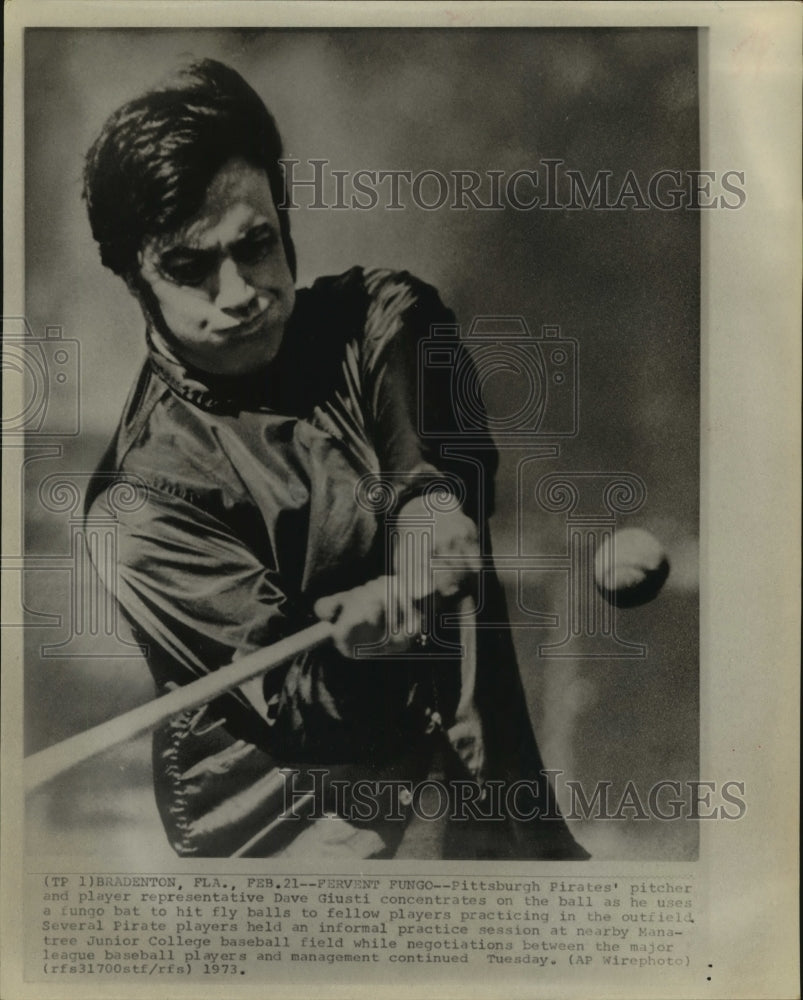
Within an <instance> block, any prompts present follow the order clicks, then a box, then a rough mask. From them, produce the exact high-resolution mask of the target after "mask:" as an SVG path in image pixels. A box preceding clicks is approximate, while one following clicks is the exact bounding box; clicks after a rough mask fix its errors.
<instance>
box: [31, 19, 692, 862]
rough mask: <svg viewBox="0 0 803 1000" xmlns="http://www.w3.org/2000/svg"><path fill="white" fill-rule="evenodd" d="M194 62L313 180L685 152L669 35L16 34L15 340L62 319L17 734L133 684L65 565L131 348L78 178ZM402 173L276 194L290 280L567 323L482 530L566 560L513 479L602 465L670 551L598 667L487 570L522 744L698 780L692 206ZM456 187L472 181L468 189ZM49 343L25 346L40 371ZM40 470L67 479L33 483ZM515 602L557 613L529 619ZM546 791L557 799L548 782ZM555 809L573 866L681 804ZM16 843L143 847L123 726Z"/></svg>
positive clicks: (618, 847)
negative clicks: (432, 292)
mask: <svg viewBox="0 0 803 1000" xmlns="http://www.w3.org/2000/svg"><path fill="white" fill-rule="evenodd" d="M191 56H192V57H202V56H210V57H213V58H218V59H221V60H223V61H224V62H228V63H230V64H231V65H232V66H234V67H235V68H236V69H237V70H239V71H240V72H241V73H242V74H243V75H244V76H245V78H246V79H247V80H248V81H249V82H250V83H251V84H252V85H253V86H254V87H255V89H256V90H257V91H258V92H259V93H260V94H261V95H262V96H263V97H264V98H265V101H266V103H267V104H268V107H269V108H270V109H271V110H272V112H273V113H274V115H275V117H276V119H277V121H278V124H279V127H280V130H281V132H282V135H283V138H284V145H285V155H286V156H287V157H292V158H294V159H298V160H299V161H301V162H300V164H299V166H298V167H296V172H297V176H299V177H304V178H306V177H310V176H311V175H312V168H311V167H309V166H308V165H307V161H308V160H311V159H315V158H319V159H325V160H327V161H329V163H328V167H327V169H328V170H346V171H356V170H361V169H364V170H411V171H412V172H413V173H416V172H418V171H422V170H438V171H442V172H444V173H448V171H450V170H474V171H477V172H479V173H480V174H482V175H483V176H485V174H486V172H487V171H504V172H505V173H506V174H511V173H513V172H514V171H517V170H527V169H529V170H539V172H540V173H541V175H543V170H544V168H543V165H542V162H541V161H543V160H545V159H550V158H553V159H560V160H562V161H564V168H568V169H573V170H578V171H580V172H581V173H582V175H583V176H584V178H585V179H586V182H587V183H590V182H591V180H592V179H593V178H594V176H595V174H596V173H597V172H598V171H603V170H604V171H610V172H611V173H612V175H613V181H612V190H613V191H614V192H616V191H618V188H619V185H621V183H622V181H623V179H624V177H625V175H626V173H627V172H628V171H633V173H634V175H635V176H636V178H637V179H638V181H639V182H640V183H641V186H642V190H646V187H647V183H648V181H649V178H650V177H651V176H652V175H654V174H655V173H656V172H658V171H660V170H677V171H688V170H695V169H698V168H699V117H698V85H697V38H696V32H695V31H694V30H692V29H689V30H681V29H654V30H653V29H638V30H633V29H628V30H620V29H616V30H610V29H604V30H603V29H599V30H597V29H583V30H570V29H555V30H542V29H527V30H524V29H516V30H501V29H487V30H486V29H483V30H421V31H419V30H409V29H398V30H396V29H394V30H374V29H370V30H368V29H359V30H336V31H333V30H326V31H318V30H265V31H256V30H249V31H239V30H229V31H226V30H214V31H211V30H210V31H207V30H196V31H186V30H182V31H171V30H130V29H126V30H105V29H104V30H91V29H80V30H76V29H57V30H55V29H28V31H27V33H26V66H25V86H26V90H25V128H26V176H25V178H24V182H25V204H26V231H25V260H26V315H27V319H28V321H29V323H30V326H31V329H32V331H33V333H34V335H35V336H36V337H43V336H44V331H45V330H46V328H47V327H48V326H51V327H52V326H56V327H60V328H61V329H62V339H63V340H64V341H65V344H64V349H65V350H66V351H67V354H68V355H69V358H68V360H67V362H66V364H67V367H68V368H69V371H70V376H69V379H68V380H67V382H66V383H64V384H60V385H59V386H57V385H56V384H55V383H54V384H53V391H52V392H51V393H50V396H49V400H48V403H47V420H46V421H45V423H43V424H42V425H41V427H40V428H39V432H38V433H37V434H31V435H30V436H29V438H28V444H27V450H26V462H25V465H24V472H23V484H22V485H23V490H24V495H23V509H24V511H25V524H24V544H25V551H26V554H27V556H28V557H29V560H30V561H29V569H28V570H27V571H26V573H25V581H24V582H25V589H24V603H25V611H26V614H27V622H28V628H27V629H26V659H25V685H26V695H25V740H26V752H28V753H32V752H34V751H36V750H39V749H41V748H43V747H45V746H47V745H50V744H52V743H55V742H57V741H59V740H62V739H64V738H66V737H67V736H69V735H72V734H73V733H76V732H80V731H82V730H84V729H86V728H88V727H89V726H91V725H94V724H97V723H99V722H102V721H104V720H105V719H107V718H110V717H112V716H114V715H117V714H119V713H121V712H123V711H125V710H127V709H129V708H131V707H133V706H135V705H137V704H141V703H143V702H145V701H148V700H149V699H150V698H151V697H152V695H153V690H152V686H151V682H150V677H149V674H148V672H147V668H146V667H145V665H144V662H143V661H142V660H141V658H139V656H138V655H137V651H136V649H134V648H133V647H131V646H128V645H126V642H128V641H130V640H129V639H128V637H127V636H126V634H125V632H124V630H123V628H122V626H120V627H119V631H117V632H115V628H116V626H115V627H113V628H111V630H110V631H111V634H103V633H104V628H102V627H101V628H98V627H96V626H97V622H95V623H94V624H93V622H91V621H88V618H91V616H92V615H91V614H90V611H88V610H87V608H92V607H97V608H100V611H99V612H98V613H99V614H100V615H101V616H103V615H106V617H105V618H104V621H106V622H107V623H108V622H109V621H111V620H112V617H113V612H112V611H111V610H109V609H108V608H106V609H105V610H104V607H105V606H104V603H103V600H102V599H99V598H98V597H97V595H94V596H92V595H91V594H89V588H90V586H91V585H90V583H88V582H87V581H84V580H82V579H81V578H80V577H81V573H82V570H81V569H80V568H77V567H79V565H83V564H82V563H81V558H80V555H79V554H78V552H79V550H80V545H81V544H82V540H81V537H80V518H79V514H80V492H81V490H82V489H83V487H84V486H85V484H86V477H87V475H88V474H89V473H91V471H92V469H93V468H94V466H95V464H96V462H97V461H98V459H99V457H100V455H101V453H102V451H103V449H104V448H105V446H106V444H107V442H108V440H109V439H110V437H111V435H112V433H113V430H114V427H115V425H116V422H117V419H118V417H119V413H120V409H121V407H122V404H123V401H124V398H125V396H126V394H127V392H128V389H129V387H130V384H131V382H132V380H133V378H134V375H135V373H136V371H137V369H138V366H139V364H140V362H141V359H142V357H143V355H144V348H143V336H142V325H143V324H142V320H141V317H140V315H139V312H138V309H137V307H136V305H135V303H134V301H133V300H132V299H130V298H129V297H128V295H127V293H126V291H125V288H124V286H123V284H122V283H121V282H120V281H119V279H117V278H115V277H114V276H113V275H112V274H111V273H110V272H107V271H104V270H103V268H102V267H101V265H100V262H99V259H98V255H97V251H96V248H95V245H94V243H93V241H92V238H91V234H90V232H89V226H88V224H87V221H86V217H85V211H84V206H83V204H82V202H81V173H82V165H83V156H84V154H85V152H86V150H87V149H88V147H89V145H90V144H91V142H92V141H93V139H94V138H95V136H96V134H97V132H98V131H99V129H100V127H101V125H102V124H103V122H104V120H105V119H106V117H107V116H108V115H109V114H110V113H111V112H112V111H113V110H114V109H116V108H117V107H118V106H119V105H120V104H122V103H123V102H125V101H126V100H128V99H130V98H132V97H134V96H137V95H138V94H140V93H141V92H142V91H143V90H145V89H147V87H148V86H149V85H151V84H152V83H153V82H154V81H155V80H156V79H158V78H159V77H160V76H162V75H164V74H165V73H166V72H167V71H168V70H169V69H170V68H171V67H172V66H173V65H175V64H176V63H177V62H179V61H182V60H183V59H185V58H188V57H191ZM380 190H381V191H384V190H386V189H385V188H381V189H380ZM432 190H433V189H430V188H425V189H424V191H425V197H427V198H430V199H431V198H433V194H432ZM520 190H521V195H522V197H527V196H528V195H529V193H530V191H531V189H530V188H529V187H528V186H526V185H524V184H523V185H522V187H521V189H520ZM407 191H409V188H405V187H404V186H403V187H402V192H403V197H402V201H403V203H404V205H405V207H404V209H402V210H396V211H393V210H387V209H386V208H384V207H382V206H383V205H384V204H385V201H386V199H385V198H384V196H383V197H381V198H380V204H379V206H377V207H376V208H374V209H372V210H367V211H345V210H335V209H331V210H312V209H309V208H308V207H306V206H307V205H308V204H309V201H310V197H309V195H308V194H307V193H306V192H305V191H304V190H301V191H300V192H299V194H298V195H297V197H296V200H297V201H298V203H299V205H300V206H301V207H300V208H299V209H298V210H295V211H293V212H292V221H291V224H292V232H293V237H294V240H295V244H296V249H297V253H298V260H299V284H300V285H305V284H308V283H309V282H310V281H312V280H314V278H315V277H316V276H318V275H320V274H332V273H338V272H340V271H343V270H345V269H346V268H348V267H351V266H352V265H354V264H363V265H376V266H382V267H390V268H405V269H408V270H410V271H412V272H413V273H415V274H416V275H418V276H419V277H421V278H423V279H424V280H426V281H428V282H430V283H432V284H434V285H435V286H437V288H438V289H439V290H440V292H441V296H442V298H443V299H444V301H445V302H447V303H448V304H449V305H450V306H452V308H453V309H455V311H456V313H457V316H458V319H459V320H460V322H461V323H462V324H464V327H466V328H467V326H468V325H469V324H470V323H471V321H472V319H473V318H474V317H476V316H488V315H496V316H499V315H503V316H522V317H524V319H525V320H526V322H527V324H528V325H529V327H530V329H531V330H532V331H538V330H539V329H540V327H541V326H542V325H543V324H549V325H553V326H559V327H560V330H561V335H562V336H563V337H566V338H571V339H573V340H574V341H576V343H577V355H578V365H579V384H578V391H577V401H578V408H579V433H577V434H576V435H575V436H573V437H570V438H567V439H565V440H563V441H562V442H561V443H560V447H559V449H558V451H557V453H556V454H553V455H552V456H551V457H541V458H537V459H535V460H532V461H528V459H533V458H534V452H533V451H532V449H530V450H528V448H527V447H526V446H525V447H510V448H504V449H503V450H502V456H501V467H500V473H499V477H498V488H497V511H496V514H495V516H494V519H493V522H492V531H493V539H494V550H495V552H496V553H497V554H501V555H505V554H510V555H513V554H525V555H526V554H529V555H533V554H548V553H553V554H559V553H562V552H565V550H566V516H565V514H563V513H551V514H550V513H545V512H543V511H542V510H540V509H539V507H538V505H537V503H536V501H535V497H534V491H535V484H536V482H537V481H538V479H540V477H541V476H543V475H546V474H549V473H565V472H600V473H621V472H628V473H632V474H634V475H636V476H638V477H640V479H641V480H643V482H644V483H645V484H646V488H647V492H646V499H645V501H644V503H643V505H642V506H641V507H640V509H639V510H637V511H636V512H634V513H633V514H631V515H621V516H620V517H619V519H618V521H617V526H618V527H643V528H647V529H648V530H650V531H652V532H653V533H654V534H655V535H657V536H658V537H659V538H660V539H661V541H662V543H663V544H664V546H665V547H666V549H667V551H668V554H669V559H670V563H671V565H672V571H671V573H670V576H669V579H668V582H667V584H666V586H665V588H664V590H663V592H662V593H661V595H660V596H659V597H658V599H657V600H655V601H654V602H652V603H650V604H647V605H644V606H642V607H640V608H633V609H627V610H625V609H623V610H619V611H618V612H617V613H616V629H617V634H618V636H619V637H620V639H622V640H623V641H627V642H632V643H636V644H640V645H641V646H643V647H644V652H645V655H644V656H642V657H638V658H630V657H625V656H614V657H612V658H602V659H599V658H590V657H588V656H578V657H564V658H559V659H556V658H553V657H549V656H544V655H542V653H541V652H539V646H542V645H544V644H548V643H555V642H559V641H560V639H561V638H562V637H563V635H564V634H565V630H566V613H567V581H566V576H565V574H562V573H547V574H544V573H536V572H534V571H531V572H526V573H522V574H521V576H520V578H519V579H517V578H516V577H515V575H514V574H512V573H508V574H503V580H504V582H505V585H506V587H507V588H508V597H509V601H510V604H511V607H512V608H513V609H514V613H513V620H514V623H515V624H516V628H515V633H514V634H515V639H516V644H517V649H518V653H519V661H520V668H521V672H522V677H523V680H524V684H525V688H526V692H527V697H528V703H529V706H530V709H531V714H532V718H533V722H534V725H535V727H536V733H537V736H538V739H539V743H540V746H541V750H542V753H543V756H544V758H545V762H546V764H547V766H548V767H550V768H555V769H557V770H561V771H563V772H564V780H565V779H566V778H569V779H573V780H577V781H580V782H582V783H583V786H584V787H585V788H586V789H588V790H591V789H592V788H593V785H594V783H595V782H597V781H610V782H611V783H612V793H611V801H612V802H613V803H614V804H615V803H617V802H618V800H619V797H620V795H621V793H622V791H623V789H624V787H625V785H626V783H627V782H628V781H632V782H634V783H635V785H636V787H637V788H638V789H639V790H640V791H641V792H643V794H644V797H645V798H646V793H647V792H648V790H649V788H650V787H651V786H652V785H653V784H655V782H657V781H659V780H674V781H679V782H684V781H687V780H692V779H695V778H697V777H698V723H699V718H698V593H697V532H698V492H699V467H698V441H699V403H698V400H699V392H700V385H699V280H700V279H699V275H700V250H699V215H698V213H696V212H692V211H659V210H657V209H655V208H646V209H637V208H632V207H631V208H627V209H625V210H621V211H590V210H580V211H577V210H574V211H572V210H532V211H518V210H516V209H514V208H513V207H512V206H510V205H507V206H506V207H505V208H504V209H503V210H495V211H478V210H475V209H469V210H464V211H459V210H453V209H450V208H449V207H448V204H447V205H446V206H444V207H443V208H440V209H437V210H431V211H427V210H425V209H423V208H421V207H418V206H416V205H415V203H414V202H413V200H412V198H410V197H409V194H408V195H406V196H405V192H407ZM540 193H542V194H543V191H541V192H540ZM479 196H480V198H481V199H482V200H483V201H487V200H488V195H487V189H485V188H484V189H483V190H482V191H480V192H479ZM328 198H329V200H330V201H334V190H333V188H330V190H329V195H328ZM626 204H632V201H631V202H627V203H626ZM56 346H57V345H55V346H54V344H53V343H50V344H49V345H46V348H45V352H46V353H47V357H48V358H49V359H51V360H49V361H48V362H47V364H52V356H53V352H54V351H55V350H56ZM48 352H49V353H48ZM73 359H75V360H73ZM65 386H66V388H65ZM73 387H74V394H73V395H74V398H71V397H70V392H73ZM487 388H488V397H487V399H488V404H489V408H490V410H491V412H492V414H493V413H494V412H495V408H498V411H499V412H500V413H502V414H504V413H505V412H507V411H505V406H508V407H509V405H510V403H509V399H508V398H507V394H508V393H509V391H510V387H509V385H507V384H506V383H505V381H504V378H501V379H499V380H496V381H494V380H493V379H492V380H490V381H489V383H488V386H487ZM68 390H69V391H68ZM76 406H77V411H75V407H76ZM76 416H77V417H78V422H76V420H75V417H76ZM73 424H75V426H74V427H73ZM72 431H75V433H72ZM59 434H69V435H70V436H61V437H60V436H58V435H59ZM54 443H55V444H58V447H57V448H54V447H53V445H54ZM64 480H67V481H69V482H70V483H72V484H73V487H74V489H72V490H66V492H65V490H64V488H61V491H59V487H58V483H59V482H61V481H64ZM93 601H94V602H95V603H92V602H93ZM531 612H535V613H537V614H541V615H551V616H553V618H552V621H553V622H554V621H555V620H557V621H558V622H559V625H557V626H555V625H553V626H552V627H549V626H548V625H546V624H540V625H539V624H538V621H537V619H536V617H535V615H534V614H532V613H531ZM93 613H94V612H93ZM76 622H78V623H79V627H76ZM81 623H83V624H81ZM106 631H107V632H108V631H109V629H108V628H107V629H106ZM98 632H99V633H100V634H96V633H98ZM558 792H559V797H563V796H564V793H565V789H564V790H563V791H562V790H561V781H560V780H559V782H558ZM564 802H566V800H565V798H564ZM614 808H615V805H614ZM573 829H574V832H575V834H576V836H577V837H578V839H579V840H580V841H581V842H582V843H583V844H584V845H585V846H586V847H587V848H588V849H589V850H590V851H592V853H593V854H594V855H595V856H596V857H598V858H622V859H633V860H635V859H657V858H661V859H670V860H684V859H691V858H694V857H695V856H696V850H697V831H696V827H695V825H694V824H693V823H689V822H660V821H656V820H646V821H645V820H639V819H635V818H631V819H629V820H620V821H609V822H602V821H596V822H595V821H593V820H590V821H587V822H584V821H578V822H575V823H573ZM26 841H27V845H28V848H29V849H30V850H31V851H35V852H37V853H43V854H80V855H86V854H89V855H91V854H95V853H97V854H104V855H107V856H114V857H116V858H118V859H120V860H123V859H126V861H127V862H129V861H130V862H131V863H132V864H133V865H134V866H136V864H137V863H138V861H139V859H142V864H143V866H145V867H147V866H151V867H153V866H155V865H156V864H157V863H159V862H160V861H164V862H165V863H166V864H169V862H170V859H171V858H172V852H171V851H170V849H169V848H168V846H167V844H166V842H165V841H164V837H163V835H162V832H161V826H160V824H159V822H158V819H157V817H156V813H155V806H154V804H153V794H152V789H151V779H150V758H149V741H148V739H147V738H143V739H140V740H137V741H134V742H132V743H130V744H127V745H124V746H122V747H118V748H116V749H115V750H113V751H109V752H108V753H106V754H104V755H102V756H100V757H98V758H97V759H96V760H95V761H93V762H91V763H88V764H86V765H82V766H81V767H78V768H76V769H74V770H73V771H70V772H68V773H66V774H65V775H63V776H62V777H61V778H59V779H57V780H56V781H54V782H52V783H51V784H50V785H48V786H46V787H45V788H44V789H42V790H41V791H40V792H38V793H37V794H35V795H33V796H31V798H30V802H29V814H28V825H27V836H26Z"/></svg>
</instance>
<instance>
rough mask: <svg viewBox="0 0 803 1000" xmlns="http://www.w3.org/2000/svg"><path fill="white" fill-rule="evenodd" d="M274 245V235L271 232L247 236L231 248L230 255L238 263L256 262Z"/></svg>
mask: <svg viewBox="0 0 803 1000" xmlns="http://www.w3.org/2000/svg"><path fill="white" fill-rule="evenodd" d="M275 245H276V237H275V236H274V235H273V233H264V234H262V235H259V236H249V237H248V238H247V239H244V240H241V241H240V242H239V243H238V244H237V246H236V247H235V248H234V249H233V252H232V257H234V259H235V260H236V261H237V263H238V264H256V263H258V262H259V261H260V260H264V259H265V258H266V257H267V256H268V255H269V254H270V253H271V252H272V250H273V248H274V246H275Z"/></svg>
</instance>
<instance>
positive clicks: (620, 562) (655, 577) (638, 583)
mask: <svg viewBox="0 0 803 1000" xmlns="http://www.w3.org/2000/svg"><path fill="white" fill-rule="evenodd" d="M667 576H669V560H668V559H667V557H666V552H665V551H664V547H663V546H662V545H661V543H660V542H659V541H658V539H657V538H656V537H655V535H653V534H651V533H650V532H649V531H645V530H644V529H643V528H624V529H623V530H622V531H617V532H616V533H615V534H614V535H613V537H611V538H606V539H605V540H604V541H603V543H602V545H601V546H600V547H599V550H598V551H597V554H596V558H595V559H594V581H595V583H596V585H597V587H598V588H599V590H600V592H601V593H602V594H603V596H604V597H605V598H606V599H607V600H608V601H610V602H611V604H615V605H616V606H617V607H619V608H633V607H636V606H638V605H639V604H646V603H647V601H651V600H652V599H653V598H654V597H657V596H658V594H659V592H660V590H661V587H663V585H664V582H665V581H666V578H667Z"/></svg>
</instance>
